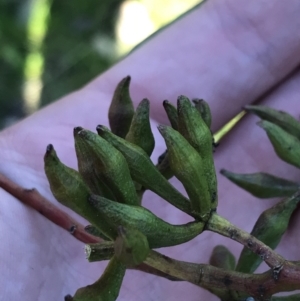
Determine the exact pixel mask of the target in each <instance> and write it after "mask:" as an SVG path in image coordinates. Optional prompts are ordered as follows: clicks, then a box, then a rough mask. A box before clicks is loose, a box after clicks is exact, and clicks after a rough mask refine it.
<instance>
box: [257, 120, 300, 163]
mask: <svg viewBox="0 0 300 301" xmlns="http://www.w3.org/2000/svg"><path fill="white" fill-rule="evenodd" d="M258 125H259V126H260V127H262V128H263V129H264V130H265V131H266V132H267V135H268V137H269V139H270V141H271V143H272V145H273V147H274V150H275V152H276V154H277V155H278V157H279V158H281V159H282V160H283V161H285V162H287V163H289V164H292V165H294V166H296V167H300V140H299V139H298V138H296V137H295V136H293V135H291V134H289V133H288V132H286V131H285V130H283V129H282V128H281V127H279V126H278V125H276V124H273V123H271V122H269V121H265V120H263V121H260V122H259V123H258Z"/></svg>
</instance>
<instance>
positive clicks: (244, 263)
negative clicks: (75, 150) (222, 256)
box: [236, 192, 300, 273]
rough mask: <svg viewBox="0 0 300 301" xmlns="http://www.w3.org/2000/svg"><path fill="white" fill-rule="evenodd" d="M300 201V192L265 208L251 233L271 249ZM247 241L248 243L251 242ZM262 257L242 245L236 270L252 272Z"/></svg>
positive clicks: (283, 231) (278, 240) (275, 245)
mask: <svg viewBox="0 0 300 301" xmlns="http://www.w3.org/2000/svg"><path fill="white" fill-rule="evenodd" d="M299 201H300V193H299V192H297V193H296V194H294V195H293V196H292V197H289V198H286V199H284V200H282V201H280V202H279V203H277V204H276V205H274V206H273V207H271V208H269V209H267V210H265V211H264V212H263V213H262V214H261V215H260V216H259V218H258V220H257V221H256V223H255V225H254V227H253V229H252V231H251V234H252V235H253V236H255V237H256V238H257V239H259V240H260V241H262V242H263V243H264V244H266V245H267V246H269V247H270V248H272V249H275V248H276V247H277V245H278V244H279V242H280V240H281V237H282V235H283V234H284V233H285V231H286V230H287V227H288V224H289V221H290V217H291V215H292V213H293V212H294V210H295V209H296V207H297V205H298V203H299ZM251 243H252V242H251V241H248V244H251ZM262 260H263V258H261V257H259V256H258V255H256V254H254V253H253V252H252V251H250V250H249V249H248V248H246V247H244V248H243V250H242V253H241V255H240V258H239V260H238V263H237V267H236V270H237V271H238V272H243V273H253V272H254V271H255V270H256V269H257V267H258V266H259V265H260V263H261V262H262Z"/></svg>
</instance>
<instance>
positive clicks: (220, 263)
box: [209, 245, 235, 271]
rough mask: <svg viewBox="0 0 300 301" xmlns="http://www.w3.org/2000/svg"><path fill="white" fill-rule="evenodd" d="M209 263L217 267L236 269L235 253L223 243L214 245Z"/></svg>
mask: <svg viewBox="0 0 300 301" xmlns="http://www.w3.org/2000/svg"><path fill="white" fill-rule="evenodd" d="M209 263H210V264H211V265H213V266H215V267H217V268H221V269H225V270H232V271H234V268H235V258H234V256H233V254H232V253H231V252H230V251H229V250H228V249H227V248H226V247H225V246H222V245H218V246H216V247H214V249H213V251H212V254H211V256H210V259H209Z"/></svg>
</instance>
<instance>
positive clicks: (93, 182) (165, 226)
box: [44, 76, 218, 301]
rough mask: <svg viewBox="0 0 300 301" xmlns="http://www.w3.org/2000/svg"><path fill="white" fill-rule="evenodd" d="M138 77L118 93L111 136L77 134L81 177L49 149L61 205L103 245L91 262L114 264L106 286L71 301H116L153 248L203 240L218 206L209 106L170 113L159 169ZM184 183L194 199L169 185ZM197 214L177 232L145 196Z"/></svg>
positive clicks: (91, 252) (94, 249) (182, 105)
mask: <svg viewBox="0 0 300 301" xmlns="http://www.w3.org/2000/svg"><path fill="white" fill-rule="evenodd" d="M129 85H130V77H129V76H127V77H126V78H124V79H123V80H122V81H121V82H120V83H119V84H118V86H117V88H116V90H115V93H114V96H113V99H112V102H111V105H110V109H109V114H108V115H109V123H110V129H111V130H109V129H108V128H106V127H105V126H103V125H98V126H97V128H96V130H97V133H93V132H91V131H89V130H86V129H84V128H82V127H76V128H75V129H74V132H73V134H74V140H75V150H76V156H77V160H78V171H76V170H74V169H71V168H69V167H67V166H66V165H64V164H63V163H62V162H61V161H60V160H59V158H58V156H57V154H56V152H55V150H54V147H53V146H52V145H49V146H48V147H47V151H46V154H45V157H44V162H45V172H46V175H47V178H48V181H49V184H50V188H51V191H52V193H53V195H54V196H55V198H56V199H57V200H58V201H59V202H60V203H61V204H63V205H65V206H67V207H69V208H71V209H72V210H74V211H75V212H76V213H78V214H80V215H81V216H83V217H84V218H85V219H86V220H88V221H89V223H90V224H91V225H90V226H88V227H86V231H87V232H88V233H90V234H92V235H94V236H99V237H101V238H102V239H103V242H101V243H96V244H90V245H87V246H86V255H87V259H88V260H89V261H91V262H93V261H99V260H108V259H109V260H110V263H109V264H108V266H107V268H106V270H105V271H104V273H103V275H102V276H101V278H100V279H99V280H98V281H97V282H95V283H94V284H92V285H89V286H87V287H84V288H81V289H79V290H78V291H77V292H76V294H75V295H74V297H71V296H69V295H68V296H66V298H65V299H66V300H73V301H85V300H106V301H107V300H108V301H109V300H115V299H116V298H117V296H118V293H119V289H120V286H121V283H122V279H123V276H124V275H125V271H126V268H130V267H134V266H137V265H139V264H141V263H142V262H143V261H144V260H145V259H146V258H147V256H148V253H149V251H150V250H151V249H153V248H162V247H169V246H174V245H178V244H182V243H185V242H187V241H189V240H191V239H193V238H194V237H196V236H197V235H199V234H200V233H201V232H202V231H203V229H204V225H205V223H206V222H207V220H208V219H209V217H210V215H211V213H212V212H214V211H215V210H216V207H217V203H218V194H217V181H216V174H215V168H214V161H213V137H212V134H211V130H210V124H211V113H210V109H209V107H208V105H207V103H206V102H205V101H203V100H200V99H196V100H194V103H195V106H194V105H193V104H192V103H191V102H190V100H189V99H188V98H186V97H185V96H180V97H179V98H178V104H177V109H176V108H175V107H174V106H173V105H171V104H170V103H169V102H168V101H164V103H163V106H164V108H165V111H166V113H167V115H168V117H169V120H170V123H171V125H172V127H170V126H163V125H161V126H159V127H158V129H159V131H160V133H161V135H162V136H163V138H164V139H165V142H166V145H167V150H166V152H165V153H164V154H163V155H162V156H161V157H160V159H159V163H158V164H157V165H156V166H155V165H154V164H153V163H152V161H151V159H150V156H151V154H152V151H153V149H154V145H155V142H154V137H153V133H152V131H151V127H150V121H149V109H150V103H149V100H148V99H143V100H142V101H141V102H140V104H139V105H138V106H137V108H136V110H134V107H133V103H132V100H131V97H130V93H129ZM172 176H175V177H177V178H178V179H179V180H180V181H181V182H182V184H183V186H184V187H185V190H186V192H187V195H188V198H187V197H185V196H184V195H183V194H181V193H180V192H179V191H178V190H177V189H175V188H174V187H173V186H172V185H171V184H170V183H169V182H168V179H169V178H170V177H172ZM147 189H149V190H151V191H153V192H155V193H156V194H157V195H159V196H160V197H162V198H163V199H164V200H166V201H167V202H169V203H170V204H172V205H173V206H175V207H177V208H178V209H180V210H182V211H183V212H185V213H187V214H189V215H190V216H192V217H193V218H194V221H193V222H190V223H187V224H183V225H171V224H169V223H167V222H166V221H164V220H162V219H161V218H159V217H157V216H156V215H155V214H153V213H152V212H150V211H149V210H148V209H146V208H144V207H143V206H142V196H143V193H144V191H145V190H147Z"/></svg>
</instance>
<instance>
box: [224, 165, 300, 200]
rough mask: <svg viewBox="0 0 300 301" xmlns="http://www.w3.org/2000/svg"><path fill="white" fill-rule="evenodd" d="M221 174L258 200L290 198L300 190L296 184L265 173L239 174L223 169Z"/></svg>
mask: <svg viewBox="0 0 300 301" xmlns="http://www.w3.org/2000/svg"><path fill="white" fill-rule="evenodd" d="M221 174H222V175H223V176H225V177H226V178H227V179H229V180H230V181H232V182H233V183H235V184H236V185H238V186H239V187H241V188H243V189H245V190H246V191H248V192H250V193H251V194H252V195H254V196H256V197H258V198H274V197H285V196H290V195H292V194H293V193H295V192H296V191H297V190H298V189H299V184H297V183H295V182H292V181H289V180H285V179H282V178H279V177H275V176H273V175H270V174H268V173H263V172H260V173H252V174H238V173H233V172H230V171H228V170H225V169H222V170H221Z"/></svg>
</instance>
